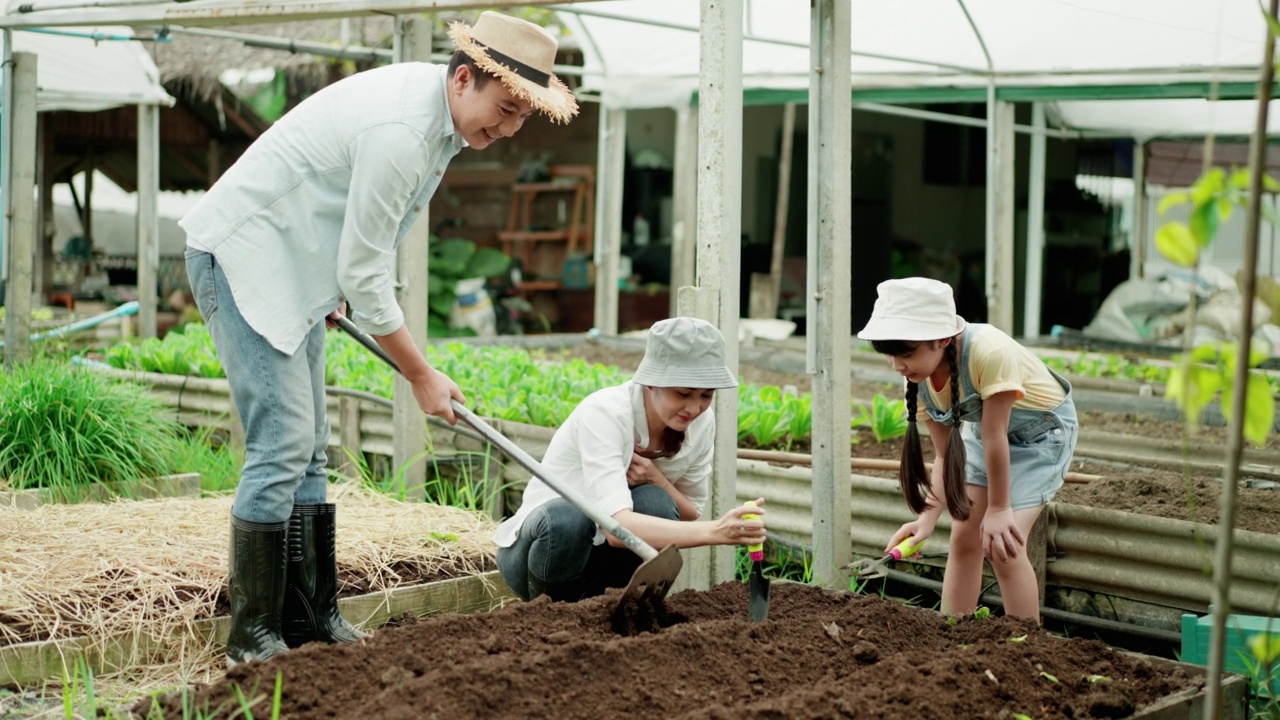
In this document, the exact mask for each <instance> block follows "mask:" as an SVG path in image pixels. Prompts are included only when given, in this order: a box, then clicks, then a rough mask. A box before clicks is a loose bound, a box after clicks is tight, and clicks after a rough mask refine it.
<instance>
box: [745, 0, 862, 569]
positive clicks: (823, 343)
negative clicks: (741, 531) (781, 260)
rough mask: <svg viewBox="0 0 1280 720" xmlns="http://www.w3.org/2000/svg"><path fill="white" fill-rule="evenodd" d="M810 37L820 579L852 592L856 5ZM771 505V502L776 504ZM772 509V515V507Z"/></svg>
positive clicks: (841, 2)
mask: <svg viewBox="0 0 1280 720" xmlns="http://www.w3.org/2000/svg"><path fill="white" fill-rule="evenodd" d="M811 8H812V9H811V11H810V12H811V15H810V17H811V19H810V29H809V37H810V41H809V57H810V62H809V64H810V66H811V67H812V68H813V70H812V71H811V74H810V76H809V148H808V150H809V163H808V168H809V181H808V182H809V207H808V263H807V265H808V267H807V272H806V277H807V278H808V298H807V303H808V308H807V313H808V321H807V323H806V325H807V328H808V330H807V332H806V333H805V334H806V340H807V343H808V348H807V350H808V352H807V356H808V361H809V362H808V364H809V368H808V369H809V372H810V373H812V374H813V376H814V378H813V450H812V452H813V548H814V562H813V578H814V581H815V582H816V583H818V584H820V585H823V586H825V587H829V588H847V587H848V582H849V571H848V570H847V569H845V567H844V566H845V565H847V564H848V563H849V561H850V559H851V557H852V549H851V547H850V539H849V524H850V519H849V514H850V513H849V510H850V508H849V504H850V494H851V486H850V479H849V462H850V450H851V449H850V444H849V443H850V440H849V412H850V409H849V392H850V388H849V385H850V379H849V341H850V332H851V330H850V318H849V309H850V302H851V288H850V284H849V277H850V251H851V243H852V241H851V237H850V235H851V231H852V223H851V219H850V204H851V190H852V181H851V179H850V168H851V167H852V163H853V148H852V140H851V124H852V118H851V114H852V112H853V109H852V103H851V100H850V97H849V84H850V78H849V45H850V39H849V38H850V23H851V22H852V18H851V16H850V13H851V10H850V4H849V2H848V0H813V2H812V5H811ZM766 499H767V498H766ZM765 508H766V509H768V504H767V503H766V505H765Z"/></svg>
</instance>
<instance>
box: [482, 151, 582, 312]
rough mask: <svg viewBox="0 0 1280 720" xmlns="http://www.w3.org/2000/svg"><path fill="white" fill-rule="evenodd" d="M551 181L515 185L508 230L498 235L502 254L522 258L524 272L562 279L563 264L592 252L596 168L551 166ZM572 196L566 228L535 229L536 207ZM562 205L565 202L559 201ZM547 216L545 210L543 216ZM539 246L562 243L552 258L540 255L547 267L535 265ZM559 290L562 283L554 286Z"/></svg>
mask: <svg viewBox="0 0 1280 720" xmlns="http://www.w3.org/2000/svg"><path fill="white" fill-rule="evenodd" d="M548 169H549V170H550V173H551V179H550V180H548V181H546V182H532V183H520V182H518V183H513V184H512V185H511V205H510V208H509V209H508V211H507V227H506V229H505V230H503V231H501V232H499V233H498V234H497V237H498V241H499V242H501V243H502V250H503V252H505V253H507V254H508V255H510V256H512V257H518V258H520V260H521V262H522V263H523V265H524V270H525V272H526V273H529V274H531V275H534V276H539V275H540V276H543V277H550V276H555V277H559V276H560V275H561V274H562V273H563V268H564V262H565V260H567V259H568V257H569V256H570V255H572V254H573V253H578V252H582V253H587V254H590V253H591V251H592V248H593V244H594V243H593V235H594V227H593V223H594V221H595V168H594V167H593V166H591V165H552V166H550V168H548ZM562 193H572V194H573V209H572V211H570V212H569V213H568V214H567V217H566V218H565V219H564V220H563V221H562V222H563V223H564V226H562V227H555V228H549V229H548V228H545V223H544V228H543V229H534V227H535V224H534V220H533V208H534V204H535V203H536V202H538V201H539V200H542V199H544V198H546V197H548V196H551V197H555V196H557V195H560V194H562ZM560 202H564V201H563V200H560ZM542 215H543V216H545V215H546V212H545V210H544V211H543V213H542ZM539 243H561V244H563V246H562V247H560V248H558V249H556V250H555V251H554V252H553V253H552V255H551V257H550V258H547V255H546V251H544V252H543V253H542V254H541V259H542V260H543V261H544V266H543V267H539V266H537V265H535V262H534V260H535V257H534V256H535V252H537V251H538V245H539ZM555 286H556V287H559V286H560V283H559V282H556V283H555Z"/></svg>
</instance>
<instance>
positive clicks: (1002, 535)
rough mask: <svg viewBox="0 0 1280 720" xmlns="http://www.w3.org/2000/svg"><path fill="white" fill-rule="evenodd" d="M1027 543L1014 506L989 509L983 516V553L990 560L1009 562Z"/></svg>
mask: <svg viewBox="0 0 1280 720" xmlns="http://www.w3.org/2000/svg"><path fill="white" fill-rule="evenodd" d="M1025 544H1026V540H1024V539H1023V537H1022V531H1021V530H1019V529H1018V524H1017V523H1016V522H1015V521H1014V519H1013V509H1012V508H1004V509H1003V510H994V509H988V510H987V514H986V515H985V516H984V517H983V518H982V553H983V554H984V555H986V557H987V559H988V560H993V561H994V560H997V559H998V560H999V561H1000V562H1009V561H1010V560H1013V559H1015V558H1017V557H1018V552H1019V549H1020V548H1021V547H1022V546H1023V545H1025Z"/></svg>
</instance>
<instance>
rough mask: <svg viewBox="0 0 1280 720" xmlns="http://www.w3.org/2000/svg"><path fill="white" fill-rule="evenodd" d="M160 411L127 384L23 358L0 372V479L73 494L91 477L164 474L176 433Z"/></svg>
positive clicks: (114, 479)
mask: <svg viewBox="0 0 1280 720" xmlns="http://www.w3.org/2000/svg"><path fill="white" fill-rule="evenodd" d="M167 415H169V413H167V412H165V411H164V409H163V408H162V407H161V405H160V403H159V402H158V401H156V400H153V399H152V398H151V397H150V396H148V395H146V393H145V392H144V390H143V389H142V388H141V387H139V386H137V385H135V384H133V383H121V382H117V381H115V380H111V379H108V378H106V377H103V376H101V375H96V374H94V373H92V372H85V371H80V370H76V369H75V368H73V367H72V366H70V365H68V364H66V363H58V362H51V361H48V360H40V359H37V360H33V361H31V362H29V363H25V364H23V365H20V366H18V367H16V368H14V369H13V370H12V371H11V372H9V373H8V374H5V375H0V481H4V482H6V483H7V484H8V485H9V486H10V487H12V488H14V489H19V490H20V489H26V488H49V489H52V490H54V491H56V492H57V494H59V495H62V496H66V497H68V499H74V496H75V495H76V493H77V488H83V487H84V486H86V485H89V484H92V483H101V482H119V481H125V480H136V479H139V478H148V477H155V476H159V475H165V474H168V473H169V472H171V471H172V470H173V467H172V464H171V463H172V458H173V457H174V456H175V455H176V454H177V453H178V449H177V443H178V435H177V425H176V424H175V423H173V422H172V421H170V420H166V419H164V418H165V417H166V416H167Z"/></svg>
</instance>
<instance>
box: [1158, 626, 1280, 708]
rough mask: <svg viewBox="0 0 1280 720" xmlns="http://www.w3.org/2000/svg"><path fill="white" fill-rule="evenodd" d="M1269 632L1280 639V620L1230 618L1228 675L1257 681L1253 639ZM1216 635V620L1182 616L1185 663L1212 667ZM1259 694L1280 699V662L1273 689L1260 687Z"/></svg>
mask: <svg viewBox="0 0 1280 720" xmlns="http://www.w3.org/2000/svg"><path fill="white" fill-rule="evenodd" d="M1268 631H1269V632H1270V635H1271V637H1272V638H1280V618H1269V617H1264V616H1260V615H1228V616H1227V638H1226V640H1227V642H1226V654H1225V656H1224V658H1223V660H1224V662H1223V664H1224V665H1225V669H1226V670H1227V672H1234V673H1240V674H1241V675H1245V676H1247V677H1253V673H1252V671H1251V670H1250V669H1249V664H1248V663H1249V662H1252V661H1253V652H1252V651H1251V650H1250V649H1249V638H1251V637H1253V636H1255V635H1266V634H1267V633H1268ZM1212 634H1213V616H1211V615H1205V616H1204V617H1199V616H1196V615H1192V614H1189V613H1188V614H1184V615H1183V616H1182V662H1185V663H1192V664H1195V665H1208V664H1209V641H1210V636H1211V635H1212ZM1246 661H1248V662H1246ZM1257 690H1258V692H1260V693H1262V694H1264V695H1269V696H1271V697H1280V661H1277V663H1276V664H1273V665H1272V667H1271V683H1270V685H1269V687H1258V688H1257Z"/></svg>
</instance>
